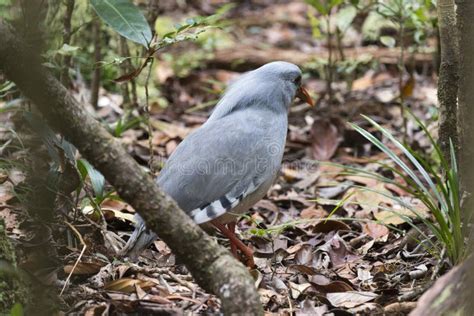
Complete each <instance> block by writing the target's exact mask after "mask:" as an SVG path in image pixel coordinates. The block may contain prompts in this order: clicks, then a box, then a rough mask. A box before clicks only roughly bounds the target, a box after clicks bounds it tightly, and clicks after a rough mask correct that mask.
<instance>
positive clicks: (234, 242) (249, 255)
mask: <svg viewBox="0 0 474 316" xmlns="http://www.w3.org/2000/svg"><path fill="white" fill-rule="evenodd" d="M212 224H213V225H214V226H215V227H216V228H217V229H219V230H220V232H221V233H222V234H223V235H224V236H226V237H227V238H229V240H230V244H231V249H232V247H235V248H236V250H237V249H239V250H240V251H241V252H242V254H243V255H244V256H245V257H246V262H245V264H246V265H247V266H248V267H249V268H254V267H255V262H254V260H253V250H252V249H250V248H249V247H247V246H246V245H245V244H244V243H243V242H242V241H241V240H240V239H239V238H237V236H236V235H235V232H233V231H231V230H229V229H228V228H227V227H225V226H224V225H223V224H221V223H219V222H217V221H212ZM230 228H231V229H232V226H231V227H230ZM234 229H235V224H234ZM232 252H233V250H232Z"/></svg>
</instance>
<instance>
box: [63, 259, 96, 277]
mask: <svg viewBox="0 0 474 316" xmlns="http://www.w3.org/2000/svg"><path fill="white" fill-rule="evenodd" d="M102 267H103V265H102V264H98V263H95V262H79V263H78V264H77V265H76V268H75V269H74V270H73V268H74V265H73V264H70V265H66V266H64V268H63V270H64V273H67V274H69V273H71V271H72V274H74V275H86V274H96V273H97V272H99V271H100V269H101V268H102Z"/></svg>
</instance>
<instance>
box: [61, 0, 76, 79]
mask: <svg viewBox="0 0 474 316" xmlns="http://www.w3.org/2000/svg"><path fill="white" fill-rule="evenodd" d="M75 3H76V1H75V0H67V2H66V12H65V14H64V20H63V26H64V31H63V44H67V45H69V44H70V43H71V37H72V29H71V20H72V13H73V11H74V5H75ZM70 66H71V56H70V55H66V56H64V58H63V68H62V71H61V83H62V84H63V85H65V86H66V87H68V86H70V83H71V82H70V80H69V68H70Z"/></svg>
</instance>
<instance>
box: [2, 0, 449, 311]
mask: <svg viewBox="0 0 474 316" xmlns="http://www.w3.org/2000/svg"><path fill="white" fill-rule="evenodd" d="M252 2H253V1H252ZM216 3H218V1H217V2H216ZM249 3H250V2H249ZM216 7H217V5H216ZM214 10H215V7H213V6H209V7H208V6H196V7H192V6H191V7H189V6H188V7H183V8H180V7H170V8H169V10H167V11H165V13H163V15H162V16H161V18H163V17H164V16H168V17H169V18H170V19H171V20H173V21H179V20H182V19H183V18H185V17H190V16H195V15H206V14H209V13H212V12H213V11H214ZM307 10H308V7H307V5H306V4H304V2H302V1H292V2H286V1H283V2H277V3H276V4H275V3H274V2H273V1H255V3H253V4H242V5H239V6H237V7H235V8H233V9H231V10H230V11H229V13H228V18H229V26H227V27H226V28H225V29H224V30H222V31H221V30H219V31H215V32H217V33H216V34H217V35H216V38H217V40H216V41H217V43H215V46H214V47H212V48H211V49H209V48H203V46H202V45H201V46H200V45H199V44H193V43H182V44H179V45H176V46H174V47H172V48H168V49H167V50H165V51H163V52H162V53H159V54H158V60H157V61H156V63H155V65H156V67H155V68H154V70H153V72H152V80H151V83H150V85H152V86H158V88H159V92H158V90H157V89H152V90H151V91H152V95H151V97H150V100H151V103H152V111H151V120H152V125H153V137H152V143H153V155H154V166H158V167H159V165H160V164H161V163H162V162H164V161H166V158H167V157H168V156H169V155H170V154H171V152H172V151H173V150H174V149H175V148H176V146H177V145H178V144H179V142H180V141H181V140H182V139H183V138H184V137H186V135H187V134H189V132H191V131H192V130H193V129H195V128H197V127H199V126H200V124H202V123H203V122H204V121H205V120H206V118H207V116H208V115H209V113H210V111H211V110H212V106H213V105H214V104H215V101H216V100H217V99H218V97H219V93H221V92H222V89H223V88H224V87H225V84H226V83H228V82H229V81H231V80H232V79H233V78H235V77H236V76H238V74H239V73H240V72H242V71H245V70H248V69H252V68H254V67H257V66H259V65H261V64H263V63H265V62H268V61H271V60H275V59H285V60H288V61H292V62H297V63H299V64H300V65H302V66H303V69H304V72H305V76H304V78H303V82H304V85H305V86H306V87H307V89H308V90H309V91H310V93H311V94H312V96H313V97H314V98H315V100H317V105H316V107H314V108H310V107H309V106H307V105H305V104H300V103H298V102H299V101H297V102H296V103H295V105H294V106H293V107H292V108H291V110H290V113H289V118H290V119H289V122H290V126H289V132H288V139H287V146H286V151H285V155H284V161H283V166H282V169H281V174H280V176H279V177H278V180H277V182H276V183H275V184H274V185H273V186H272V188H271V189H270V191H269V193H268V195H267V196H266V198H264V199H263V200H262V201H260V202H259V203H257V205H255V206H254V207H253V208H252V209H251V210H250V212H249V213H248V216H245V217H243V218H242V219H241V220H240V221H239V222H238V227H237V231H238V233H239V235H240V237H241V239H242V240H243V241H244V242H245V243H246V244H249V245H251V247H253V249H254V250H255V262H256V265H257V268H256V269H255V270H252V271H251V273H252V275H253V276H254V277H255V283H256V285H257V287H258V289H259V293H260V295H261V301H262V304H263V306H264V309H265V311H266V312H268V313H278V314H287V315H291V314H296V315H305V314H306V315H324V314H325V313H330V312H332V313H334V314H336V315H346V314H347V315H350V314H353V313H358V314H377V313H380V314H382V313H386V314H390V313H393V314H407V313H408V312H409V311H410V310H412V309H413V308H414V306H416V301H417V299H418V298H419V297H420V295H421V294H422V293H423V292H424V291H425V290H426V289H427V287H428V286H429V285H430V284H431V283H432V281H433V280H434V279H436V278H437V277H438V275H439V274H440V273H441V272H442V271H443V269H444V268H445V266H444V265H443V264H442V263H440V262H439V259H438V258H437V256H436V255H433V254H430V253H428V252H427V251H426V249H425V248H424V247H423V246H422V243H420V241H419V239H418V235H417V232H416V230H414V229H412V226H411V225H412V224H413V223H417V221H418V220H417V219H416V218H414V216H413V215H412V213H411V212H409V211H408V210H407V209H406V208H404V207H403V206H401V205H398V204H397V203H396V202H394V200H393V199H391V198H389V197H387V196H386V195H389V196H390V195H393V196H397V197H400V198H401V199H403V200H404V201H405V202H406V203H410V204H411V205H414V206H415V207H416V208H417V210H418V211H419V213H420V214H425V215H426V217H429V216H431V215H430V214H428V213H427V210H426V208H425V207H424V206H423V204H422V203H421V202H420V201H419V200H416V199H415V198H414V197H412V196H410V195H409V194H408V193H406V192H404V191H403V190H400V189H399V188H398V187H396V186H393V185H389V184H386V183H384V182H381V181H379V180H376V179H371V178H367V177H363V176H360V175H348V174H347V173H345V172H344V169H343V167H341V166H338V165H335V164H327V163H323V162H321V161H330V162H332V163H338V164H341V165H345V166H357V167H358V168H361V169H363V170H367V171H374V172H379V173H380V174H383V175H384V176H388V177H392V178H395V179H397V178H396V175H395V174H393V173H391V172H390V171H389V170H387V169H385V168H383V167H382V166H381V164H382V163H386V164H388V165H393V164H392V163H391V162H390V160H389V159H388V157H387V156H386V155H385V154H383V153H381V152H380V151H379V150H377V148H375V147H374V146H373V145H371V144H370V143H369V142H368V141H367V140H366V139H365V138H363V137H362V136H361V135H360V134H358V133H357V132H356V131H355V130H353V129H352V128H351V127H350V126H349V125H348V124H347V123H348V122H352V123H355V124H357V125H359V126H361V127H364V128H366V129H368V130H369V131H371V132H374V135H376V136H377V137H380V136H381V135H380V133H378V132H376V131H375V130H374V129H373V128H371V125H370V124H368V122H367V121H365V120H364V119H363V118H362V116H361V114H365V115H368V116H370V117H371V118H373V119H374V120H376V121H377V122H378V123H379V124H381V125H382V126H383V127H385V128H387V129H388V130H390V131H391V132H392V133H393V135H395V137H397V138H398V139H400V140H402V139H403V137H406V141H407V142H408V143H409V144H411V145H412V147H414V148H416V149H417V150H418V151H419V152H420V154H422V155H424V156H426V157H430V154H431V150H432V149H431V146H430V143H429V141H428V139H427V138H426V136H425V135H424V134H423V132H422V131H421V130H420V128H419V127H418V126H417V125H416V124H415V123H414V122H413V120H411V119H409V120H408V124H407V126H406V127H407V129H406V132H404V126H403V119H402V116H401V112H400V106H399V81H398V80H399V75H398V67H397V56H398V55H397V54H398V51H397V48H393V49H387V48H383V47H380V46H376V44H374V43H372V45H366V46H364V45H362V42H363V40H362V35H361V34H360V32H358V31H357V30H353V31H351V32H352V33H351V34H350V35H347V36H346V37H345V40H344V42H343V45H344V51H345V52H347V56H345V58H347V59H348V60H350V61H351V62H352V63H354V69H355V71H353V72H352V73H350V74H349V75H347V76H345V78H344V79H345V80H342V79H337V80H335V82H334V83H333V95H332V100H329V96H328V93H327V89H326V81H325V80H324V79H323V78H320V77H319V76H317V75H316V74H317V68H316V67H317V65H318V61H319V60H320V59H321V56H327V54H328V52H327V50H328V49H327V46H326V45H325V44H322V43H323V41H322V40H315V39H314V38H313V37H312V32H311V26H310V23H309V21H308V18H307ZM171 12H172V13H171ZM190 52H192V53H190ZM335 54H337V53H335ZM415 55H416V54H412V56H413V60H412V63H413V67H412V68H413V69H412V71H413V73H412V75H406V76H404V78H403V82H404V90H403V91H404V92H403V94H404V98H405V105H406V107H407V108H409V109H410V110H411V112H412V113H414V115H415V116H417V117H418V118H420V119H421V120H422V121H423V122H425V124H426V125H427V126H428V128H429V130H430V131H432V132H433V134H434V135H435V134H436V129H437V127H436V115H437V109H436V105H437V98H436V93H437V91H436V78H435V75H434V70H433V66H432V62H431V58H430V56H428V57H426V56H425V55H422V54H420V55H416V56H415ZM169 56H173V57H172V58H170V57H169ZM324 58H325V57H324ZM349 63H350V62H349ZM407 68H408V67H407ZM339 78H341V77H340V76H339ZM347 78H349V79H347ZM350 86H351V87H350ZM79 92H80V93H81V91H79ZM99 104H100V105H101V106H100V108H99V109H97V110H95V115H96V116H97V117H98V118H99V119H100V120H102V121H104V122H114V121H117V119H118V118H119V117H121V116H122V115H123V112H124V110H126V109H123V108H122V107H121V96H120V93H113V92H109V91H106V90H103V91H101V98H100V100H99ZM164 104H167V106H166V107H164V106H163V105H164ZM0 106H2V103H1V102H0ZM141 106H142V105H141ZM11 115H12V113H11V112H3V111H2V112H0V119H1V120H2V126H4V127H2V129H1V131H0V135H1V139H2V142H8V141H10V140H11V139H13V138H16V136H15V133H12V129H13V128H14V126H13V125H11ZM404 134H406V136H404ZM120 140H121V141H122V143H123V144H124V145H125V146H126V147H127V148H128V151H129V152H130V154H131V155H132V156H134V157H135V158H136V159H137V161H139V162H140V163H141V164H142V165H144V166H147V165H148V163H149V161H150V150H149V148H150V147H149V141H148V132H147V126H146V124H138V125H136V126H135V127H134V128H131V129H129V130H127V131H125V132H123V133H122V135H121V136H120ZM2 150H3V149H2ZM22 154H26V153H25V152H23V153H22V152H21V150H20V149H18V150H17V151H12V150H9V151H8V157H7V158H10V159H16V157H17V156H18V155H22ZM400 154H401V152H400ZM2 179H4V180H3V182H2V184H1V185H0V192H1V194H0V210H1V214H2V218H4V220H5V221H6V227H7V234H8V235H9V236H10V237H11V238H12V239H13V240H14V242H15V246H16V248H17V249H18V252H19V255H18V258H19V265H20V266H21V267H23V268H25V269H28V268H31V265H32V264H33V263H34V260H35V258H34V255H32V254H34V253H35V251H33V250H32V249H33V248H35V247H39V245H38V244H35V243H32V240H34V238H35V237H34V236H32V234H34V233H32V232H33V231H34V229H33V228H34V227H33V226H35V225H34V224H32V220H31V219H30V218H29V216H28V215H27V213H26V212H25V206H24V205H23V204H22V203H21V201H20V200H19V199H17V196H16V194H15V188H16V187H17V186H18V185H20V183H21V182H22V181H23V180H24V175H23V174H22V171H21V170H20V169H19V168H9V169H5V170H4V171H2ZM7 180H9V181H7ZM397 181H402V179H397ZM364 188H368V189H369V190H365V189H364ZM86 191H87V190H86ZM374 191H382V192H384V194H385V195H381V194H378V193H376V192H374ZM90 192H91V190H89V192H88V193H87V194H91V193H90ZM82 200H84V201H86V200H87V195H86V194H85V193H84V192H82V193H81V194H80V197H79V198H78V201H82ZM341 201H342V202H341ZM86 204H87V203H86ZM88 207H89V210H90V209H91V207H90V206H87V205H84V203H78V204H77V207H76V209H75V210H74V211H73V210H70V214H69V217H62V216H58V218H57V219H56V221H55V222H54V224H49V223H46V224H44V223H43V224H41V229H43V228H45V227H47V228H48V229H49V230H51V231H52V232H53V234H52V236H54V238H53V239H54V240H53V247H54V248H55V249H56V253H57V258H55V259H54V260H53V259H52V260H51V261H50V262H49V264H48V265H47V266H48V268H45V269H42V270H41V271H40V272H38V273H36V278H37V280H38V282H41V283H42V284H44V286H50V287H53V288H55V289H56V290H57V291H61V289H62V288H63V287H64V292H63V293H61V295H60V308H61V310H62V311H64V312H65V313H80V314H87V315H101V314H104V315H105V314H107V313H111V314H119V313H128V312H129V313H131V312H143V313H152V312H162V313H165V314H181V313H183V312H195V313H212V312H216V311H217V310H218V309H219V304H220V303H219V301H218V300H217V299H216V298H215V297H214V296H213V295H209V294H207V293H205V292H204V291H203V290H202V289H200V288H199V286H197V285H196V283H195V282H194V280H193V279H192V277H191V276H190V274H189V273H188V272H187V271H186V268H185V267H184V266H183V265H182V264H179V262H176V259H175V256H174V255H173V254H172V253H171V251H170V250H169V248H168V247H167V246H166V244H164V243H163V242H162V241H160V240H157V241H156V242H155V243H154V245H153V246H152V247H150V248H149V249H147V250H146V251H145V252H144V253H143V254H142V255H141V256H140V257H139V259H137V261H134V262H131V261H129V260H127V259H125V258H121V257H120V256H119V255H118V254H117V250H118V249H120V247H122V246H123V244H124V243H125V241H126V239H127V238H128V235H129V234H130V232H131V231H132V230H133V223H132V218H133V213H134V211H133V209H131V207H130V206H128V205H126V204H125V203H123V202H121V201H118V200H116V199H106V200H105V201H104V202H102V203H101V205H100V207H101V209H102V211H103V215H104V216H103V217H100V216H99V218H93V212H89V213H88V212H87V208H88ZM391 210H396V212H398V213H403V214H405V215H406V216H407V217H399V216H394V213H393V212H392V211H391ZM71 214H73V215H71ZM91 214H92V215H91ZM328 216H330V219H329V220H326V218H327V217H328ZM71 219H72V220H73V221H71ZM66 221H67V223H66ZM420 228H421V229H423V228H422V225H420ZM77 235H80V236H81V238H82V239H83V241H84V243H85V244H86V245H87V247H86V248H85V251H84V253H82V251H83V250H84V247H83V245H82V244H81V242H79V240H78V239H77V238H76V237H77ZM217 238H219V237H218V236H217ZM219 240H220V241H221V242H222V243H223V244H226V242H225V241H224V239H222V240H221V238H219ZM78 258H80V262H79V263H77V261H78ZM76 263H77V264H76ZM70 274H71V277H70V278H68V276H69V275H70Z"/></svg>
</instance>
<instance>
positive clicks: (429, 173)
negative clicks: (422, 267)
mask: <svg viewBox="0 0 474 316" xmlns="http://www.w3.org/2000/svg"><path fill="white" fill-rule="evenodd" d="M364 118H365V119H366V120H367V121H368V122H369V123H370V124H371V125H372V126H373V127H374V128H375V129H376V130H377V131H379V132H381V133H382V135H383V136H384V137H385V138H386V139H387V140H388V141H389V142H390V143H391V144H392V145H394V146H395V147H396V148H397V149H398V150H400V151H401V152H402V153H403V156H404V158H406V159H408V161H409V163H407V162H405V161H404V160H403V159H402V157H400V156H399V154H398V153H396V152H395V151H394V150H393V149H391V148H390V147H389V146H388V145H386V144H384V143H382V141H380V140H379V139H377V138H376V137H375V136H374V135H372V134H371V133H370V132H368V131H367V130H365V129H363V128H361V127H359V126H357V125H355V124H351V126H352V127H353V128H354V129H355V130H356V131H357V132H359V133H360V134H361V135H362V136H363V137H365V138H366V139H367V140H369V141H370V142H371V143H372V144H373V145H375V146H376V147H377V148H378V149H380V150H381V151H382V152H384V153H385V154H386V155H387V156H388V157H389V158H390V160H392V161H393V162H394V163H395V165H396V166H397V167H399V168H400V169H401V170H402V171H400V170H399V169H397V168H394V167H391V166H388V165H386V164H382V167H384V168H386V169H389V170H390V171H392V172H393V173H394V174H396V175H398V176H399V177H401V178H402V179H403V180H404V182H405V183H406V184H401V183H399V182H397V181H395V180H394V179H391V178H388V177H386V176H383V175H380V174H378V173H374V172H370V171H366V170H362V169H359V168H351V167H347V166H344V168H345V169H346V171H347V172H348V173H350V174H358V175H362V176H366V177H370V178H374V179H377V180H379V181H383V182H385V183H390V184H392V185H395V186H397V187H399V188H400V189H402V190H404V191H405V192H407V193H409V194H411V195H412V196H413V197H415V198H417V199H419V200H420V201H421V202H422V203H423V204H424V205H425V206H426V207H427V208H428V209H429V211H430V212H431V214H432V215H433V217H434V220H431V219H429V218H426V217H424V216H421V215H420V214H419V213H418V211H417V210H416V209H415V208H414V207H413V206H411V205H409V204H408V203H406V202H405V201H404V200H403V199H401V198H399V197H396V196H392V195H387V194H386V193H383V192H379V191H376V190H371V189H369V188H365V189H366V190H371V191H373V192H376V193H379V194H383V195H385V196H386V197H389V198H391V199H393V200H394V201H395V202H396V203H398V204H400V205H401V206H403V207H406V208H407V209H408V210H410V211H411V212H413V213H414V214H415V216H416V218H418V219H419V220H420V221H422V222H423V223H424V224H425V225H426V226H427V227H428V228H429V230H430V232H431V233H432V234H433V235H434V236H435V237H436V239H437V241H438V242H440V243H441V247H440V245H439V244H435V243H432V242H431V245H432V246H433V247H434V248H435V249H436V250H437V251H438V253H441V252H442V249H443V248H444V249H445V250H446V254H447V256H448V257H449V259H450V262H451V263H452V264H456V263H458V262H460V261H461V260H462V259H463V258H464V257H465V255H466V247H465V237H466V234H465V233H466V227H463V224H462V219H461V203H460V191H459V175H458V168H457V164H456V157H455V152H454V147H453V146H452V144H451V157H450V159H451V165H449V163H448V160H447V159H446V158H445V157H444V155H443V154H442V152H441V149H440V147H439V146H438V144H437V143H436V141H435V140H434V139H433V137H432V136H431V135H430V133H429V131H428V130H427V128H426V127H425V125H424V124H423V123H422V122H421V121H420V120H419V119H417V118H416V117H414V119H415V121H416V122H417V123H418V125H419V126H420V127H421V128H422V130H423V131H424V133H425V135H426V136H427V137H428V138H429V139H430V141H431V144H432V146H433V148H434V151H435V154H436V156H437V158H438V159H439V161H440V166H439V167H440V170H441V174H442V175H440V174H439V173H438V172H437V171H436V170H435V168H434V167H433V166H432V165H431V164H430V163H428V162H427V161H426V160H425V159H423V158H422V157H421V156H420V155H419V154H418V153H416V152H415V151H414V150H413V149H412V148H411V147H410V146H408V145H404V144H402V143H401V142H400V141H398V140H397V139H396V138H395V137H394V136H393V135H392V134H391V133H390V132H389V131H388V130H387V129H385V128H383V127H382V126H380V125H379V124H378V123H376V122H375V121H374V120H372V119H371V118H369V117H367V116H364ZM393 212H394V213H395V214H396V212H395V211H393ZM400 216H401V215H400ZM404 220H407V222H408V223H409V224H410V225H412V226H413V227H414V228H415V229H416V228H417V227H416V226H415V224H414V223H413V222H412V220H410V219H409V218H408V217H404ZM420 232H421V231H420ZM421 233H422V232H421ZM422 236H423V237H424V238H426V239H427V240H428V239H429V237H428V236H426V234H424V233H422Z"/></svg>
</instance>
